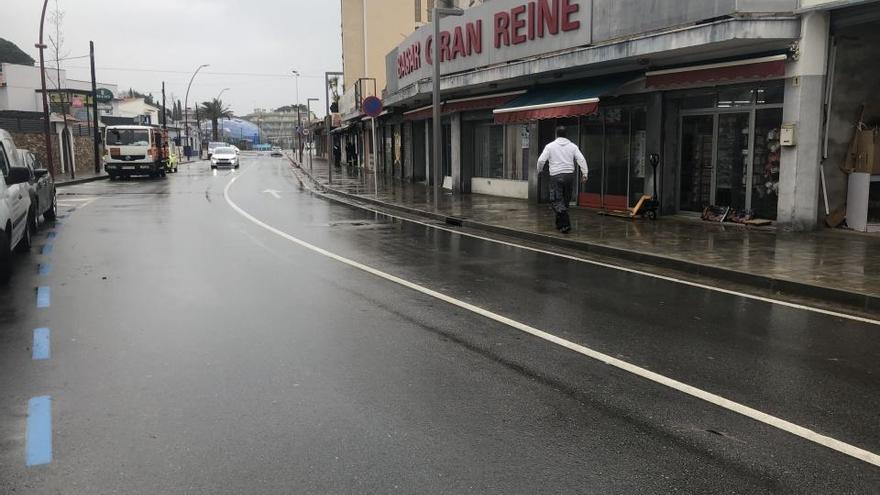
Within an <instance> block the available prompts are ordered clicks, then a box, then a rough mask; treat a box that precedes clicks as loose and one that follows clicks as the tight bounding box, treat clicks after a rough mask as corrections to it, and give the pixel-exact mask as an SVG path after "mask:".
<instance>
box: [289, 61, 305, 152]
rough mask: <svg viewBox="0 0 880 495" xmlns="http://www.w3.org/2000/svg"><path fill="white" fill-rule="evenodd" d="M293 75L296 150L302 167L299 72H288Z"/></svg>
mask: <svg viewBox="0 0 880 495" xmlns="http://www.w3.org/2000/svg"><path fill="white" fill-rule="evenodd" d="M290 72H291V73H293V76H294V77H295V78H296V129H297V132H296V142H297V148H298V150H299V163H300V165H302V159H303V152H302V115H301V114H300V111H299V71H298V70H296V69H294V70H291V71H290Z"/></svg>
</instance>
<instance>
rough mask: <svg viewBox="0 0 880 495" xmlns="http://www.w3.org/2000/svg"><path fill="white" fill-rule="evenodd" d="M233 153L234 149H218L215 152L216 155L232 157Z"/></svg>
mask: <svg viewBox="0 0 880 495" xmlns="http://www.w3.org/2000/svg"><path fill="white" fill-rule="evenodd" d="M232 153H235V150H233V149H232V148H217V149H215V150H214V154H215V155H230V154H232Z"/></svg>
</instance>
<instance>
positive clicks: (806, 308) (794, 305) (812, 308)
mask: <svg viewBox="0 0 880 495" xmlns="http://www.w3.org/2000/svg"><path fill="white" fill-rule="evenodd" d="M312 190H313V191H314V189H312ZM321 194H327V193H321ZM341 199H343V200H345V201H344V202H345V203H346V204H350V205H352V206H355V207H357V208H360V209H363V210H367V211H370V212H373V213H377V214H379V215H383V216H386V217H389V218H394V219H395V220H400V221H403V222H410V223H414V224H416V225H422V226H425V227H430V228H432V229H437V230H441V231H444V232H449V233H452V234H458V235H461V236H464V237H470V238H473V239H480V240H481V241H486V242H494V243H496V244H501V245H504V246H510V247H514V248H519V249H524V250H526V251H532V252H534V253H541V254H546V255H549V256H555V257H557V258H564V259H567V260H572V261H578V262H581V263H587V264H590V265H594V266H601V267H603V268H610V269H612V270H619V271H622V272H626V273H632V274H634V275H640V276H643V277H650V278H654V279H657V280H664V281H666V282H673V283H676V284H682V285H687V286H690V287H695V288H698V289H704V290H709V291H713V292H720V293H722V294H727V295H730V296H737V297H744V298H746V299H752V300H754V301H761V302H765V303H769V304H776V305H779V306H785V307H788V308H793V309H799V310H803V311H810V312H813V313H819V314H823V315H826V316H832V317H834V318H843V319H847V320H852V321H857V322H860V323H867V324H869V325H877V326H880V320H877V319H872V318H866V317H864V316H856V315H851V314H848V313H841V312H839V311H832V310H830V309H822V308H817V307H815V306H807V305H804V304H798V303H793V302H789V301H783V300H781V299H773V298H772V297H764V296H758V295H755V294H749V293H747V292H739V291H735V290H731V289H725V288H723V287H715V286H712V285H706V284H701V283H699V282H692V281H690V280H684V279H680V278H675V277H670V276H667V275H660V274H658V273H651V272H646V271H642V270H637V269H635V268H627V267H625V266H620V265H613V264H611V263H604V262H602V261H595V260H590V259H585V258H578V257H576V256H572V255H570V254H563V253H557V252H553V251H546V250H544V249H540V248H535V247H530V246H524V245H522V244H516V243H513V242H508V241H502V240H498V239H492V238H491V237H483V236H481V235H477V234H471V233H468V232H462V231H460V230H454V229H450V228H447V227H443V226H441V225H436V224H431V223H427V222H422V221H420V220H414V219H412V218H406V217H400V216H397V215H395V214H393V213H388V212H386V211H380V210H377V209H374V208H371V207H370V206H366V205H362V204H356V205H355V204H352V203H351V202H350V201H354V200H350V199H349V198H341Z"/></svg>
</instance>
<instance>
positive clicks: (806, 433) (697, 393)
mask: <svg viewBox="0 0 880 495" xmlns="http://www.w3.org/2000/svg"><path fill="white" fill-rule="evenodd" d="M237 179H238V177H233V178H232V180H230V181H229V183H228V184H226V187H225V188H224V189H223V197H224V198H225V199H226V203H227V204H228V205H229V206H230V207H231V208H232V209H233V210H235V211H236V212H238V214H239V215H241V216H242V217H244V218H246V219H247V220H249V221H250V222H252V223H253V224H255V225H257V226H259V227H261V228H263V229H265V230H268V231H269V232H272V233H273V234H275V235H277V236H279V237H282V238H284V239H287V240H288V241H290V242H293V243H294V244H297V245H299V246H301V247H304V248H306V249H308V250H311V251H313V252H315V253H318V254H320V255H322V256H325V257H327V258H330V259H333V260H335V261H338V262H340V263H343V264H345V265H348V266H350V267H353V268H357V269H358V270H362V271H364V272H367V273H369V274H371V275H375V276H377V277H379V278H383V279H385V280H388V281H389V282H393V283H395V284H398V285H401V286H403V287H407V288H409V289H412V290H414V291H416V292H420V293H422V294H425V295H427V296H430V297H433V298H435V299H438V300H441V301H443V302H446V303H448V304H451V305H453V306H456V307H459V308H461V309H464V310H467V311H470V312H472V313H475V314H477V315H480V316H482V317H484V318H488V319H490V320H493V321H496V322H498V323H501V324H503V325H507V326H509V327H511V328H514V329H516V330H519V331H521V332H524V333H527V334H529V335H532V336H535V337H537V338H539V339H542V340H545V341H547V342H550V343H552V344H556V345H558V346H561V347H564V348H566V349H569V350H571V351H574V352H576V353H578V354H581V355H583V356H586V357H589V358H592V359H595V360H597V361H600V362H602V363H605V364H607V365H609V366H613V367H615V368H617V369H620V370H623V371H626V372H628V373H632V374H633V375H636V376H639V377H641V378H644V379H646V380H649V381H652V382H654V383H658V384H660V385H664V386H666V387H669V388H671V389H673V390H677V391H679V392H681V393H683V394H686V395H690V396H691V397H695V398H697V399H700V400H704V401H706V402H709V403H710V404H714V405H716V406H719V407H721V408H723V409H726V410H728V411H732V412H735V413H738V414H741V415H743V416H746V417H748V418H751V419H753V420H755V421H758V422H761V423H764V424H766V425H769V426H772V427H774V428H777V429H779V430H782V431H785V432H788V433H790V434H792V435H796V436H798V437H801V438H803V439H805V440H808V441H810V442H814V443H817V444H819V445H823V446H825V447H828V448H830V449H833V450H836V451H837V452H840V453H843V454H846V455H849V456H852V457H855V458H856V459H860V460H862V461H865V462H867V463H869V464H873V465H875V466H878V467H880V455H877V454H875V453H873V452H869V451H867V450H864V449H861V448H859V447H856V446H854V445H850V444H848V443H845V442H842V441H840V440H836V439H834V438H831V437H829V436H825V435H822V434H819V433H816V432H815V431H813V430H810V429H807V428H804V427H803V426H799V425H796V424H794V423H791V422H789V421H786V420H784V419H781V418H777V417H775V416H771V415H770V414H767V413H764V412H761V411H759V410H757V409H753V408H751V407H749V406H746V405H743V404H740V403H738V402H734V401H732V400H729V399H725V398H724V397H721V396H719V395H716V394H713V393H711V392H707V391H705V390H701V389H699V388H696V387H693V386H691V385H688V384H686V383H682V382H680V381H678V380H674V379H672V378H669V377H666V376H663V375H660V374H658V373H654V372H653V371H649V370H647V369H645V368H642V367H639V366H636V365H634V364H630V363H628V362H626V361H622V360H620V359H617V358H614V357H611V356H609V355H607V354H604V353H601V352H599V351H596V350H593V349H590V348H589V347H586V346H583V345H580V344H576V343H574V342H571V341H569V340H566V339H563V338H561V337H557V336H556V335H553V334H550V333H547V332H545V331H543V330H539V329H537V328H535V327H532V326H529V325H526V324H525V323H521V322H519V321H516V320H513V319H510V318H507V317H506V316H502V315H500V314H497V313H493V312H492V311H489V310H486V309H483V308H481V307H479V306H475V305H473V304H470V303H467V302H464V301H461V300H459V299H455V298H454V297H451V296H448V295H446V294H443V293H441V292H437V291H435V290H432V289H429V288H427V287H423V286H421V285H418V284H415V283H413V282H410V281H408V280H404V279H402V278H400V277H396V276H394V275H391V274H389V273H385V272H383V271H380V270H377V269H375V268H372V267H370V266H367V265H364V264H363V263H359V262H357V261H354V260H351V259H348V258H345V257H343V256H340V255H338V254H335V253H332V252H330V251H327V250H326V249H323V248H320V247H318V246H315V245H314V244H310V243H308V242H306V241H303V240H301V239H298V238H296V237H294V236H292V235H290V234H288V233H286V232H284V231H281V230H279V229H277V228H275V227H272V226H271V225H269V224H267V223H265V222H263V221H261V220H260V219H258V218H256V217H254V216H253V215H251V214H250V213H248V212H246V211H244V210H243V209H242V208H241V207H239V206H238V205H237V204H236V203H235V202H234V201H232V198H230V196H229V189H230V188H231V187H232V185H233V184H234V183H235V181H236V180H237Z"/></svg>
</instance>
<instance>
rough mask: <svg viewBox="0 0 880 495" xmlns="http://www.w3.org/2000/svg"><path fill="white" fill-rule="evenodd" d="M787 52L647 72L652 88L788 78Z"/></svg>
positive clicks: (648, 81)
mask: <svg viewBox="0 0 880 495" xmlns="http://www.w3.org/2000/svg"><path fill="white" fill-rule="evenodd" d="M787 58H788V57H787V56H786V55H773V56H770V57H761V58H750V59H745V60H734V61H730V62H721V63H717V64H709V65H697V66H691V67H682V68H678V69H669V70H658V71H654V72H648V74H647V81H646V86H647V87H649V88H661V89H662V88H675V87H681V86H693V85H706V84H718V83H729V82H737V81H750V80H761V79H774V78H780V77H785V61H786V59H787Z"/></svg>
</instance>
